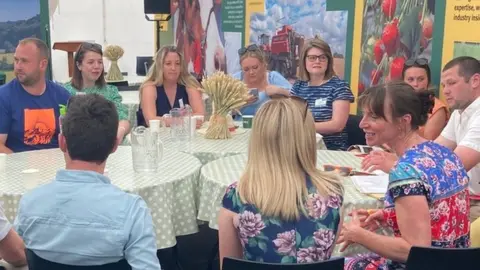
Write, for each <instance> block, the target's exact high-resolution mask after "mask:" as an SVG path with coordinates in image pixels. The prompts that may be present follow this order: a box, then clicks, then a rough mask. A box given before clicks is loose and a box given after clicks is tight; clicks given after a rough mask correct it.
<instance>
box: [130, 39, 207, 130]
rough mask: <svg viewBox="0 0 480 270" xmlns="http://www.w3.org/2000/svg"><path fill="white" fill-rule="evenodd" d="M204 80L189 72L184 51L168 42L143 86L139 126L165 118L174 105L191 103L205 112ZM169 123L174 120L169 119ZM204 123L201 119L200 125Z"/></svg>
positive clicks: (194, 111)
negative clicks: (201, 83)
mask: <svg viewBox="0 0 480 270" xmlns="http://www.w3.org/2000/svg"><path fill="white" fill-rule="evenodd" d="M200 87H201V85H200V83H199V82H198V81H197V80H196V79H195V77H193V76H192V75H191V74H189V73H188V71H187V67H186V63H185V60H184V58H183V55H182V53H180V51H179V50H178V49H177V47H175V46H164V47H162V48H161V49H160V50H159V51H158V52H157V54H156V56H155V59H154V63H153V64H152V66H151V67H150V70H149V71H148V74H147V78H146V80H145V82H144V83H143V84H142V85H141V86H140V108H139V110H138V112H137V119H138V125H139V126H148V122H149V120H152V119H161V118H162V116H163V115H164V114H168V113H169V112H170V110H171V109H173V108H179V107H181V106H182V105H187V104H188V105H190V106H191V107H192V110H193V114H196V115H204V111H205V110H204V105H203V100H202V94H201V92H200V91H199V90H198V89H199V88H200ZM166 124H167V125H169V124H170V123H168V122H167V123H166ZM200 124H201V123H199V122H197V125H198V126H199V125H200Z"/></svg>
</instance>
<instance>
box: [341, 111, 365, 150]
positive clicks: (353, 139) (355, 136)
mask: <svg viewBox="0 0 480 270" xmlns="http://www.w3.org/2000/svg"><path fill="white" fill-rule="evenodd" d="M360 121H362V116H361V115H352V114H351V115H349V116H348V120H347V125H346V130H347V134H348V146H352V145H366V144H367V142H366V140H365V132H363V130H362V129H361V128H360V127H359V125H360Z"/></svg>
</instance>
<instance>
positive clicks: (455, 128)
mask: <svg viewBox="0 0 480 270" xmlns="http://www.w3.org/2000/svg"><path fill="white" fill-rule="evenodd" d="M441 84H442V86H443V94H444V96H445V99H446V102H447V104H448V106H449V107H450V109H451V110H452V111H453V113H452V115H451V118H450V120H449V121H448V124H447V126H446V127H445V129H444V130H443V131H442V134H441V135H440V136H439V137H438V138H437V140H436V142H438V143H440V144H442V145H444V146H446V147H448V148H450V149H452V150H454V151H455V154H457V155H458V156H459V157H460V160H462V163H463V165H464V166H465V169H466V170H467V171H468V175H469V176H470V221H471V222H473V221H474V220H475V219H477V218H478V217H480V62H479V61H478V60H477V59H475V58H473V57H468V56H461V57H457V58H455V59H453V60H451V61H450V62H448V63H447V64H446V65H445V67H444V68H443V70H442V76H441Z"/></svg>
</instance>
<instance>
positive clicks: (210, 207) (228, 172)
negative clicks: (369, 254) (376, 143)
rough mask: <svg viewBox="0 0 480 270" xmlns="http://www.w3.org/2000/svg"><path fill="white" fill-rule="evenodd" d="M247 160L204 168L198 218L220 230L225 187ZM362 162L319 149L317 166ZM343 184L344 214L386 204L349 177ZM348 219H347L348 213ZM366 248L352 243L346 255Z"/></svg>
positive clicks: (239, 157)
mask: <svg viewBox="0 0 480 270" xmlns="http://www.w3.org/2000/svg"><path fill="white" fill-rule="evenodd" d="M246 161H247V155H245V154H240V155H235V156H229V157H224V158H220V159H218V160H215V161H212V162H209V163H208V164H206V165H204V166H203V167H202V170H201V174H200V179H199V194H198V197H199V204H198V205H199V207H198V219H199V220H202V221H206V222H208V223H209V226H210V227H211V228H213V229H218V223H217V219H218V212H219V211H220V208H221V205H222V199H223V196H224V194H225V191H226V188H227V187H228V186H229V185H230V184H232V183H233V182H235V181H237V180H238V179H239V178H240V176H241V174H242V172H243V170H244V168H245V164H246ZM360 162H361V160H360V159H359V158H358V157H356V156H355V155H353V154H352V153H349V152H341V151H328V150H319V151H317V165H318V166H319V167H320V168H322V167H323V165H326V164H328V165H339V166H349V167H352V168H355V169H359V168H360ZM343 183H344V187H345V194H344V203H343V209H344V212H345V215H346V214H347V213H350V212H351V211H352V210H354V209H359V208H374V209H376V208H381V207H382V206H383V203H382V202H381V201H379V200H377V199H374V198H372V197H369V196H367V195H364V194H361V193H359V192H358V191H357V190H356V188H355V186H354V185H353V183H352V182H351V180H350V178H348V177H346V178H344V182H343ZM345 218H346V219H347V220H348V217H347V216H346V217H345ZM337 250H338V248H337ZM364 251H365V250H364V249H359V248H358V246H355V245H352V246H350V247H349V248H348V249H347V250H346V252H345V253H344V254H346V253H348V254H353V253H361V252H364ZM337 254H338V252H337Z"/></svg>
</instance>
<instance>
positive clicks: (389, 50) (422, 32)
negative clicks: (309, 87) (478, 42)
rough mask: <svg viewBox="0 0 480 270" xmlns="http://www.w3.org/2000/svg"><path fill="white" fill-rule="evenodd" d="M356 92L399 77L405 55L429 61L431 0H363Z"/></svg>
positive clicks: (432, 16) (432, 14)
mask: <svg viewBox="0 0 480 270" xmlns="http://www.w3.org/2000/svg"><path fill="white" fill-rule="evenodd" d="M364 5H365V7H364V20H363V26H362V57H361V61H360V69H359V70H360V77H359V78H360V80H359V85H358V95H361V94H362V93H363V91H364V90H365V88H368V87H370V86H372V85H376V84H379V83H383V82H388V81H391V80H398V79H401V77H402V68H403V65H404V63H405V61H407V60H408V59H418V58H425V59H427V60H428V61H429V62H430V58H431V47H432V46H431V44H432V42H431V40H432V33H433V22H434V15H435V14H434V12H435V1H434V0H365V1H364Z"/></svg>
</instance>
